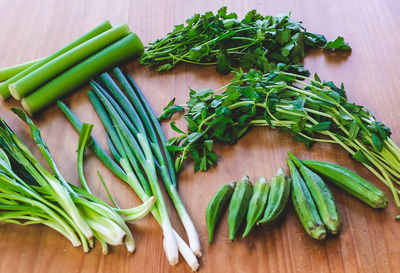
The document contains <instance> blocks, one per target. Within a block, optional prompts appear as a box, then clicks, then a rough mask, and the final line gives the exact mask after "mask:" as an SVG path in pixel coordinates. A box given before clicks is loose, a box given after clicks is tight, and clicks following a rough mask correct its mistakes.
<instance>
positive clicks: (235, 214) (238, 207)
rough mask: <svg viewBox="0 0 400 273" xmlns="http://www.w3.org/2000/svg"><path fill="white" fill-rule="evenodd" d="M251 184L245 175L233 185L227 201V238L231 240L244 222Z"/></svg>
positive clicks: (251, 191)
mask: <svg viewBox="0 0 400 273" xmlns="http://www.w3.org/2000/svg"><path fill="white" fill-rule="evenodd" d="M252 193H253V186H252V185H251V182H250V181H249V177H248V176H247V175H245V176H244V177H243V178H242V179H241V180H240V181H239V182H238V183H237V184H236V187H235V190H234V192H233V195H232V199H231V202H230V203H229V213H228V226H229V240H231V241H233V239H234V238H235V235H236V233H237V231H238V229H239V227H240V226H241V224H242V223H243V222H244V219H245V217H246V214H247V209H248V207H249V203H250V199H251V195H252Z"/></svg>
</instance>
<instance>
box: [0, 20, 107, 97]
mask: <svg viewBox="0 0 400 273" xmlns="http://www.w3.org/2000/svg"><path fill="white" fill-rule="evenodd" d="M110 28H112V25H111V23H110V21H108V20H107V21H105V22H104V23H102V24H100V25H99V26H97V27H95V28H94V29H92V30H91V31H89V32H88V33H86V34H84V35H83V36H81V37H79V38H78V39H77V40H75V41H73V42H72V43H70V44H69V45H67V46H66V47H64V48H62V49H60V50H58V51H56V52H54V53H53V54H51V55H49V56H47V57H45V58H44V59H42V60H41V61H39V62H38V63H36V64H34V65H32V66H30V67H28V68H27V69H25V70H23V71H22V72H21V73H18V74H17V75H15V76H13V77H11V78H9V79H8V80H6V81H5V82H2V83H0V97H1V98H2V99H3V100H6V99H8V98H9V97H10V91H9V89H8V85H9V84H11V83H13V82H16V81H17V80H19V79H21V78H22V77H24V76H25V75H28V74H29V73H30V72H32V71H34V70H35V69H37V68H39V67H41V66H42V65H44V64H46V63H48V62H49V61H51V60H53V59H54V58H56V57H58V56H60V55H61V54H63V53H65V52H67V51H68V50H70V49H72V48H74V47H76V46H78V45H80V44H82V43H84V42H86V41H87V40H89V39H91V38H93V37H95V36H97V35H99V34H100V33H103V32H104V31H106V30H108V29H110Z"/></svg>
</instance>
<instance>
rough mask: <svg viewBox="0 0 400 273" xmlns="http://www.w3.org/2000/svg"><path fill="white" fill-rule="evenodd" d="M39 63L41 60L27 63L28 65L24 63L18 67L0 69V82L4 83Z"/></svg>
mask: <svg viewBox="0 0 400 273" xmlns="http://www.w3.org/2000/svg"><path fill="white" fill-rule="evenodd" d="M39 61H41V60H34V61H30V62H26V63H22V64H18V65H14V66H10V67H6V68H2V69H0V82H4V81H6V80H8V79H9V78H11V77H13V76H15V75H17V74H18V73H20V72H22V71H24V70H25V69H27V68H28V67H31V66H32V65H34V64H36V63H37V62H39Z"/></svg>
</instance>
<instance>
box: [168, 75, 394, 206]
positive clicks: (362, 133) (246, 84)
mask: <svg viewBox="0 0 400 273" xmlns="http://www.w3.org/2000/svg"><path fill="white" fill-rule="evenodd" d="M234 74H235V76H236V77H235V78H234V79H233V80H232V82H231V83H229V84H228V85H226V86H224V87H222V88H220V89H217V90H215V91H213V90H210V89H204V90H200V91H198V92H195V91H191V93H190V99H189V100H188V102H187V103H186V104H185V105H181V106H182V107H185V109H187V113H186V114H185V116H184V118H185V119H186V121H187V123H188V130H187V131H186V132H183V131H182V130H180V129H178V134H177V136H176V137H173V138H171V139H170V140H169V141H168V142H169V147H168V148H169V150H170V151H172V152H173V153H174V155H175V157H176V161H177V163H176V164H175V166H176V169H177V170H179V169H180V167H181V166H182V164H183V161H184V160H185V159H187V158H188V157H191V158H193V160H194V161H195V164H194V166H195V170H196V171H197V170H202V171H205V170H207V169H208V168H209V167H210V166H213V165H215V164H216V162H217V155H216V154H215V153H214V151H213V146H212V145H210V144H212V143H213V142H215V141H218V142H222V143H227V144H234V143H236V142H237V141H238V139H239V138H240V137H242V136H243V135H244V134H245V133H246V132H247V131H248V130H249V129H250V128H252V127H254V126H266V127H270V128H279V129H280V130H283V131H288V132H289V133H290V134H291V135H292V136H293V137H294V138H295V139H296V140H297V141H300V142H303V143H305V144H306V146H307V147H310V146H311V145H312V144H313V143H315V142H323V143H335V144H339V145H340V146H341V147H343V148H344V149H345V150H346V151H347V152H349V154H350V155H351V156H352V157H353V158H354V159H356V160H357V161H359V162H361V163H362V164H363V165H364V166H365V167H366V168H368V170H370V171H371V172H372V173H373V174H374V175H375V176H376V177H377V178H378V179H379V180H381V181H382V182H383V183H384V184H385V185H386V186H388V187H389V188H390V190H391V191H392V194H393V197H394V200H395V202H396V204H397V205H398V206H400V200H399V196H398V195H399V192H400V189H399V187H398V185H399V184H400V148H399V147H398V146H397V145H396V144H395V143H394V142H393V141H392V140H391V139H390V135H391V131H390V129H389V128H388V127H386V126H385V125H384V124H383V123H382V122H379V121H377V120H376V119H375V117H374V116H373V114H372V113H371V112H370V111H369V110H368V109H367V108H366V107H364V106H361V105H357V104H355V103H351V102H349V101H348V100H347V97H346V92H345V89H344V86H343V85H341V86H340V87H337V86H336V85H334V84H333V83H332V82H326V81H321V80H320V78H319V77H318V76H317V75H315V77H314V78H308V77H304V76H301V75H296V74H292V73H287V72H282V71H274V72H271V73H268V74H263V73H262V72H257V71H254V70H250V71H249V72H248V73H244V72H243V71H238V72H235V73H234ZM171 107H173V106H171ZM171 107H169V108H167V109H165V111H164V113H166V112H167V113H169V114H171V112H170V111H169V109H170V108H171ZM172 112H173V111H172ZM171 126H172V128H173V129H174V127H175V130H176V129H177V128H176V126H175V125H174V124H171ZM179 131H180V132H179ZM182 132H183V133H182Z"/></svg>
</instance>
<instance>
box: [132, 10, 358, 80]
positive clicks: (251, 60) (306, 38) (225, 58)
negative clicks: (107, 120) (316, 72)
mask: <svg viewBox="0 0 400 273" xmlns="http://www.w3.org/2000/svg"><path fill="white" fill-rule="evenodd" d="M339 39H341V40H339ZM307 48H325V49H340V50H350V47H349V46H348V44H347V43H344V40H343V38H341V37H339V38H338V39H336V40H335V41H334V42H329V43H327V41H326V39H325V37H324V36H323V35H321V34H314V33H310V32H307V31H306V30H305V28H304V26H303V25H301V22H298V21H293V20H291V19H290V13H289V14H279V15H277V16H263V15H261V14H258V13H257V12H256V10H252V11H250V12H248V13H247V14H246V16H245V17H244V18H243V19H242V20H238V16H237V14H236V13H229V14H228V13H227V8H226V7H223V8H221V9H219V10H218V12H217V13H216V14H214V13H212V12H211V11H209V12H206V13H205V14H203V15H200V14H194V15H193V16H192V17H190V18H189V19H187V20H186V25H183V24H181V25H176V26H175V28H174V30H173V31H172V32H170V33H168V34H167V35H166V36H165V37H164V38H161V39H158V40H156V41H155V42H154V43H151V44H150V46H149V48H148V49H147V51H146V52H145V53H144V54H143V55H142V57H141V58H140V60H139V62H140V63H141V64H143V65H146V66H148V67H154V66H157V69H158V71H165V70H170V69H172V68H174V67H175V65H176V64H178V63H180V62H186V63H191V64H200V65H216V71H217V72H218V73H221V74H228V73H229V72H230V71H231V70H232V67H236V66H241V67H243V68H257V69H259V70H262V71H264V72H267V71H270V70H273V69H276V68H280V69H284V70H287V71H296V72H300V73H305V74H307V73H308V71H307V70H306V69H304V67H303V65H302V60H303V57H304V56H305V50H306V49H307Z"/></svg>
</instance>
